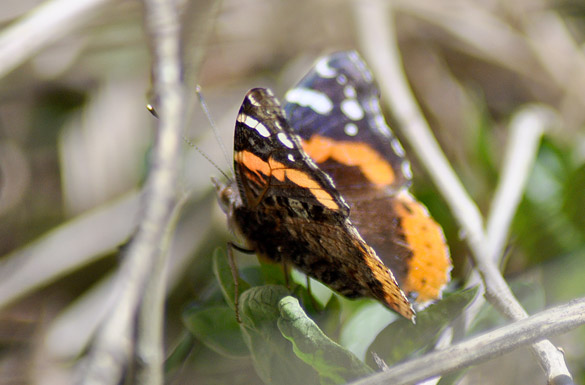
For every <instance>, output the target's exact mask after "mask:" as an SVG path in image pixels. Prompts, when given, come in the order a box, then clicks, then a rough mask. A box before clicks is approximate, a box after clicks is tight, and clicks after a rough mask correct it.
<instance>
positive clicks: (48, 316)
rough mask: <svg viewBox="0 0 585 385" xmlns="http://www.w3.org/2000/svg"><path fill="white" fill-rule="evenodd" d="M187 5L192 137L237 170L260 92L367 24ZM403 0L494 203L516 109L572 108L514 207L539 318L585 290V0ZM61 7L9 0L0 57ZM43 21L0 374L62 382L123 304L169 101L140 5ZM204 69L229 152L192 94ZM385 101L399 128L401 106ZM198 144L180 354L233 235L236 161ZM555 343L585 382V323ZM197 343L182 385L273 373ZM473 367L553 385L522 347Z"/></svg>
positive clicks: (5, 268) (22, 108) (5, 220)
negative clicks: (230, 204) (249, 100)
mask: <svg viewBox="0 0 585 385" xmlns="http://www.w3.org/2000/svg"><path fill="white" fill-rule="evenodd" d="M78 3H80V4H81V3H84V2H81V1H80V2H78ZM87 3H89V2H87ZM178 3H179V6H180V7H181V12H182V19H183V22H184V26H183V36H184V41H183V55H184V60H185V73H184V78H185V82H186V86H187V87H188V88H189V90H190V91H189V96H190V98H191V103H190V108H191V110H190V114H189V116H190V117H189V122H188V124H187V127H186V130H185V133H184V135H185V137H186V138H188V139H190V140H191V141H193V142H194V143H196V144H197V145H198V146H199V147H200V148H202V149H203V150H204V151H205V152H206V154H207V155H208V156H209V157H210V158H211V159H212V160H213V161H214V162H215V163H216V164H217V165H218V167H219V168H221V169H223V170H226V171H229V170H230V167H231V165H230V164H231V156H232V155H231V146H232V135H233V127H234V123H235V117H236V114H237V110H238V109H239V104H240V103H241V101H242V99H243V96H244V94H245V93H246V91H247V90H248V89H249V88H252V87H271V88H272V89H273V90H274V91H275V93H276V94H277V95H279V96H282V95H283V94H284V92H285V91H286V89H287V88H289V87H290V86H291V85H293V84H294V83H295V81H297V80H298V79H299V78H300V77H301V76H302V74H303V73H304V72H306V71H307V70H308V69H309V68H310V66H311V64H312V62H313V60H314V59H315V58H316V57H317V56H319V55H321V54H323V53H327V52H332V51H336V50H343V49H357V50H358V51H360V41H361V40H360V36H362V35H363V31H360V28H363V25H364V24H367V20H366V21H364V20H359V17H360V16H359V12H357V11H356V7H359V2H357V1H356V2H351V1H334V0H312V1H307V0H300V1H299V0H297V1H261V0H244V1H235V0H224V1H221V2H220V1H205V0H203V1H191V2H189V1H179V2H178ZM391 3H392V4H393V7H394V10H395V21H396V26H395V27H396V33H397V38H398V44H399V48H400V51H401V54H402V59H403V62H404V68H405V71H406V75H407V77H408V80H409V81H410V83H411V86H412V88H413V90H414V93H415V95H416V97H417V100H418V102H419V103H420V105H421V107H422V108H423V111H424V113H425V116H426V118H427V119H428V121H429V123H430V124H431V127H432V129H433V131H434V134H435V136H436V137H437V140H438V141H439V143H440V145H441V147H442V149H443V151H444V152H445V153H446V155H447V157H448V159H449V160H450V162H451V163H452V166H453V167H454V169H455V170H456V172H457V174H458V175H459V177H460V178H461V180H462V182H463V184H464V185H465V187H466V188H467V190H468V191H469V193H470V194H471V196H472V197H473V199H474V200H475V201H476V203H477V205H478V206H479V207H480V209H481V211H482V212H483V213H484V214H486V215H487V214H488V213H489V210H490V202H491V200H492V198H493V191H494V188H495V186H496V184H497V182H498V177H499V174H500V171H499V170H500V167H501V165H502V161H503V159H502V156H503V152H504V147H505V145H506V143H507V139H508V127H509V122H510V120H511V119H512V117H513V116H514V115H515V113H517V112H518V111H519V109H520V108H522V107H523V106H525V105H526V104H529V103H541V104H544V105H546V106H548V107H550V108H552V109H553V110H555V111H556V112H557V113H558V115H559V116H560V123H559V125H558V127H555V128H554V129H552V130H550V131H549V132H547V134H546V135H545V137H544V139H543V142H542V144H541V147H540V150H539V153H538V156H537V160H536V163H535V166H534V170H533V172H532V174H531V176H530V178H529V182H528V185H527V189H526V193H525V196H524V199H523V201H522V204H521V206H520V208H519V211H518V213H517V215H516V217H515V220H514V224H513V228H512V231H511V233H510V244H509V249H508V252H507V259H506V264H505V272H506V277H507V278H508V281H509V282H510V283H511V285H512V287H513V289H514V290H515V293H516V294H517V296H518V297H519V299H520V300H521V302H522V303H523V304H524V305H525V306H526V308H527V310H528V311H529V312H530V313H534V312H537V311H539V310H542V309H544V308H546V307H549V306H552V305H555V304H560V303H564V302H567V301H569V300H570V299H573V298H577V297H581V296H584V295H585V282H584V280H583V277H585V263H584V262H585V130H584V123H585V51H584V44H583V43H584V37H585V3H583V2H580V1H577V0H575V1H570V0H558V1H555V0H519V1H515V2H504V1H502V2H500V1H495V0H491V1H490V0H485V1H471V0H448V1H442V2H433V1H422V2H416V3H415V2H413V3H412V4H411V2H409V1H393V2H391ZM49 6H53V7H55V9H54V10H53V12H54V13H53V14H55V15H59V13H60V12H59V7H68V6H70V4H68V2H67V1H60V2H47V3H44V4H43V3H41V2H39V1H31V0H20V1H14V0H3V4H2V7H1V9H0V26H1V27H2V28H1V29H0V63H1V62H5V63H6V62H8V61H9V59H12V58H13V56H12V55H14V52H15V51H11V50H10V49H9V48H10V47H9V45H10V43H11V42H14V41H16V40H14V37H13V35H11V34H13V33H16V34H17V36H20V37H21V38H23V37H24V38H26V36H27V35H26V33H27V31H25V30H22V31H18V30H17V31H14V27H15V26H16V25H18V24H19V23H23V22H24V21H26V20H27V18H30V17H34V16H35V15H39V14H43V12H45V13H47V9H48V8H49ZM63 9H66V8H63ZM48 14H49V19H50V17H51V13H48ZM54 17H59V16H54ZM28 28H29V30H33V31H35V29H36V33H39V34H41V35H43V37H46V38H47V39H48V41H47V42H45V43H43V44H42V45H41V46H40V47H39V49H38V50H35V51H34V52H33V53H32V54H31V55H29V56H27V57H25V58H24V60H21V61H20V62H18V63H16V64H15V65H14V66H13V68H7V67H6V66H4V67H2V66H0V383H7V384H37V383H43V384H62V383H68V382H69V381H70V380H71V370H72V367H73V365H74V363H75V360H76V358H77V357H78V356H79V355H80V354H82V353H83V351H84V350H85V349H86V347H87V343H88V341H89V338H90V337H91V335H92V333H93V332H94V330H95V329H94V328H95V325H96V324H97V323H98V322H99V320H100V319H101V317H102V316H103V315H104V314H105V313H106V312H107V311H108V301H110V300H111V298H110V296H108V293H109V292H108V288H109V287H110V286H109V285H110V284H111V274H112V272H114V271H115V268H116V267H117V266H118V262H119V248H120V247H121V246H122V245H123V244H124V243H125V242H126V241H127V240H128V239H129V237H130V236H131V235H132V233H133V231H134V229H135V226H136V220H137V218H138V215H139V212H140V207H139V198H140V195H139V189H140V186H141V183H142V182H143V180H144V178H145V175H146V172H147V164H148V157H149V151H150V149H151V146H152V140H153V137H154V134H155V132H154V129H155V127H156V120H155V118H154V117H153V116H151V115H150V114H149V113H148V111H147V110H146V108H145V105H146V104H147V103H153V104H154V105H155V106H156V100H153V99H152V91H151V83H150V80H151V79H150V64H151V62H150V56H149V45H148V44H149V43H148V37H147V35H146V33H145V30H144V27H143V12H142V8H141V3H139V2H131V1H118V2H112V1H105V0H101V1H93V5H92V6H91V8H89V7H88V10H86V11H85V12H84V13H83V14H82V15H77V16H75V17H72V18H71V19H70V20H65V21H64V22H62V23H60V24H59V25H58V27H55V26H53V27H52V28H48V29H45V27H44V26H43V25H42V24H40V23H37V24H35V23H33V24H31V25H28ZM33 40H34V39H33ZM12 48H14V47H12ZM20 48H22V49H27V47H26V45H22V46H20ZM14 49H16V51H18V49H19V47H18V46H17V47H16V48H14ZM365 59H366V61H368V57H367V56H366V57H365ZM197 83H199V84H201V85H202V87H203V92H204V95H205V97H206V99H207V102H208V105H209V110H210V113H211V115H212V117H213V119H214V120H215V122H216V124H217V127H218V130H219V134H220V137H221V142H222V143H223V145H224V146H225V147H226V148H227V158H228V159H226V156H224V155H223V154H222V151H221V147H220V145H219V144H218V142H217V141H216V139H215V137H214V135H213V132H212V129H211V126H210V123H209V121H208V120H207V119H206V117H205V115H204V114H203V113H202V110H201V106H200V104H199V102H198V101H197V98H196V97H195V96H194V88H195V85H196V84H197ZM384 93H385V90H382V97H383V98H384ZM385 112H386V116H387V119H388V121H389V122H390V123H391V126H392V127H393V128H394V130H395V133H396V135H397V136H398V137H399V138H401V137H402V133H401V127H398V126H396V125H394V124H392V121H393V119H392V111H385ZM403 144H404V145H405V147H406V149H407V152H408V145H407V144H406V143H404V141H403ZM182 159H183V162H182V165H181V169H182V177H181V181H180V194H182V195H185V196H186V197H187V201H186V202H187V203H186V204H185V206H184V209H183V212H182V214H181V218H180V221H179V224H178V226H177V229H176V233H175V235H174V239H173V243H172V247H171V255H172V257H171V268H170V277H171V278H170V280H169V297H168V305H167V313H168V314H167V315H166V321H167V325H166V336H167V337H166V338H167V344H168V346H169V352H170V351H171V350H172V349H173V348H174V347H175V346H177V345H178V344H180V342H181V341H183V339H182V338H183V336H184V333H185V331H184V327H183V325H182V323H181V313H182V312H183V310H184V309H185V308H186V307H187V306H190V304H191V303H192V302H193V301H196V300H199V299H202V298H205V296H206V293H207V292H208V291H209V290H210V289H209V288H210V287H211V286H212V285H213V281H214V278H213V275H212V273H211V266H210V264H211V258H210V256H211V253H212V251H213V249H215V248H216V247H218V246H222V245H225V242H226V240H228V239H230V235H229V233H228V231H227V229H226V225H225V217H224V216H223V214H222V213H221V212H220V210H219V209H218V207H217V205H216V204H215V197H214V191H213V190H212V185H211V183H210V177H212V176H216V177H217V176H220V172H219V171H218V169H217V168H216V166H215V165H213V164H211V163H210V162H209V161H208V160H206V159H205V158H203V157H202V156H201V155H200V154H199V153H198V152H197V151H195V150H193V149H192V148H191V147H190V146H189V145H188V144H185V145H184V153H183V158H182ZM410 160H411V162H412V163H413V168H414V174H415V177H414V179H415V181H414V187H413V191H414V193H415V195H416V196H417V197H418V198H419V199H420V200H422V201H423V202H425V203H426V205H427V206H428V207H429V210H430V211H431V212H432V214H433V216H434V217H435V219H436V220H437V221H438V222H439V223H441V224H442V226H443V228H444V229H445V233H446V236H447V238H448V241H449V244H450V248H451V253H452V256H453V259H454V265H455V268H454V271H453V276H454V282H455V284H454V286H453V287H456V286H457V285H462V284H463V283H464V282H465V277H466V276H467V274H468V273H469V269H470V267H469V263H468V259H467V255H468V250H467V248H466V246H465V240H464V236H465V234H461V233H460V231H459V229H458V228H457V225H456V223H455V222H454V220H453V217H452V215H451V214H450V212H449V210H448V208H447V207H446V205H445V202H444V200H443V199H442V198H441V196H440V195H439V194H438V193H437V192H436V190H435V188H434V186H433V185H432V184H431V182H430V180H429V177H428V175H427V174H426V173H425V171H424V169H423V168H422V167H420V166H419V164H418V162H417V160H416V159H415V158H414V156H410ZM480 320H481V322H478V325H477V330H487V329H490V328H494V327H496V326H498V325H500V324H503V323H504V322H505V321H504V320H503V319H501V317H500V316H498V315H497V314H495V313H494V312H493V311H490V310H489V309H485V311H484V312H482V313H481V315H480ZM553 341H554V342H555V343H557V344H558V345H559V346H562V348H563V350H564V351H565V354H566V359H567V363H568V365H569V368H570V370H571V371H572V373H573V375H574V376H575V380H576V381H577V383H580V384H585V348H584V347H585V330H584V329H583V328H580V329H577V330H576V331H574V332H571V333H568V334H565V335H563V336H560V337H557V338H555V339H554V340H553ZM185 357H186V358H185V360H184V362H183V364H182V367H181V369H180V370H178V371H176V372H175V373H174V374H173V375H172V376H170V377H169V379H168V382H169V383H199V384H216V383H229V384H236V383H255V382H257V381H259V380H258V378H257V377H255V374H254V371H253V368H252V365H251V363H250V361H249V360H246V359H245V358H239V359H230V358H224V357H221V356H219V355H218V354H217V353H215V352H212V351H211V350H209V349H207V348H206V347H204V346H203V345H200V344H197V343H195V344H193V345H191V347H190V354H188V355H186V356H185ZM520 379H522V380H520ZM530 379H534V381H531V380H530ZM461 381H462V382H461V383H470V384H472V383H518V382H521V383H527V382H533V383H543V382H544V377H543V376H542V374H541V372H540V370H539V369H538V368H537V364H536V363H535V360H534V358H533V357H532V355H531V353H530V352H529V351H528V350H526V349H522V350H518V351H516V352H514V353H512V354H510V355H508V356H505V357H504V358H502V359H496V360H493V361H491V362H489V363H487V364H484V365H480V366H477V367H475V368H473V369H471V370H470V371H469V372H468V373H467V375H466V376H465V377H464V378H463V379H462V380H461Z"/></svg>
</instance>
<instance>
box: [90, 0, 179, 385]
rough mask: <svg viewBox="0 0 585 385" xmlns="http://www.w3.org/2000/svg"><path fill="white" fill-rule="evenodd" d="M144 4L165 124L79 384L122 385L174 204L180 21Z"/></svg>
mask: <svg viewBox="0 0 585 385" xmlns="http://www.w3.org/2000/svg"><path fill="white" fill-rule="evenodd" d="M144 4H145V11H146V25H147V28H148V30H149V31H150V32H151V37H152V42H153V45H152V47H153V57H154V64H153V74H154V85H155V92H156V95H157V97H158V100H159V113H160V116H161V119H160V120H159V127H158V130H157V133H158V136H157V138H156V143H155V148H154V152H153V158H152V163H151V169H150V173H149V175H148V179H147V182H146V186H145V194H144V196H143V198H144V201H143V203H144V214H143V218H142V221H141V223H140V226H139V228H138V232H137V233H136V236H135V237H134V239H133V241H132V242H131V243H130V245H129V248H128V252H127V254H126V255H125V259H124V262H123V265H122V266H121V269H120V270H119V274H118V279H117V290H116V293H119V297H118V301H117V303H116V304H115V306H114V307H113V308H112V312H111V314H110V316H109V317H108V318H107V319H106V320H105V321H104V324H103V325H102V327H101V329H100V330H99V332H98V334H97V336H96V340H95V343H94V345H93V347H92V349H91V351H90V355H89V358H88V363H87V367H86V368H85V369H84V371H83V373H82V376H83V377H82V378H81V379H80V380H81V383H83V384H88V385H89V384H108V385H112V384H117V383H119V381H120V379H121V376H122V371H123V369H124V367H125V365H126V364H127V363H128V358H129V357H131V352H132V340H133V336H134V335H135V333H134V327H135V326H134V320H135V318H136V314H137V311H138V308H139V305H140V303H141V301H142V300H143V296H142V293H143V291H144V289H145V288H146V284H147V281H148V279H149V278H150V277H151V275H152V271H153V268H154V267H155V261H156V260H157V259H158V257H159V253H160V252H161V245H162V240H163V237H164V234H165V231H166V229H167V228H168V225H169V221H170V218H171V212H172V210H173V208H174V206H175V202H176V196H175V195H176V186H177V180H178V163H179V154H180V151H179V150H180V147H179V144H180V138H181V130H182V128H183V123H184V122H183V119H184V111H185V106H184V98H183V88H182V84H181V72H182V71H181V65H180V44H179V17H178V14H177V10H176V8H175V3H174V2H172V1H165V0H145V2H144Z"/></svg>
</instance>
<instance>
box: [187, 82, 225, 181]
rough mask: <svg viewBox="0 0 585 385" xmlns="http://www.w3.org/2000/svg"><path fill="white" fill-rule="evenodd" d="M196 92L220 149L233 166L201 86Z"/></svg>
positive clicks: (196, 87)
mask: <svg viewBox="0 0 585 385" xmlns="http://www.w3.org/2000/svg"><path fill="white" fill-rule="evenodd" d="M195 92H196V93H197V97H198V98H199V103H200V104H201V109H202V110H203V112H204V113H205V116H207V120H209V124H211V129H212V130H213V134H214V135H215V140H216V141H217V143H219V147H220V148H221V152H223V156H224V158H225V160H226V162H227V164H229V165H231V163H230V158H229V156H228V154H227V151H226V149H225V146H224V145H223V142H222V140H221V138H220V137H219V130H218V129H217V126H216V125H215V122H214V120H213V118H212V117H211V113H210V112H209V108H208V107H207V102H206V101H205V97H204V96H203V92H202V91H201V86H200V85H199V84H197V86H195ZM230 168H231V170H232V173H233V171H234V170H233V166H230ZM224 175H225V174H224Z"/></svg>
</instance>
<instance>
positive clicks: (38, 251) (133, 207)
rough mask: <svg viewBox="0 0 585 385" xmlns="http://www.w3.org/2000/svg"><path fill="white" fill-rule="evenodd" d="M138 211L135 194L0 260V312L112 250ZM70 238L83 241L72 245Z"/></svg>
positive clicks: (128, 229)
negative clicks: (98, 230) (95, 235)
mask: <svg viewBox="0 0 585 385" xmlns="http://www.w3.org/2000/svg"><path fill="white" fill-rule="evenodd" d="M137 212H138V196H137V194H136V192H134V193H132V194H129V195H127V196H125V197H123V198H122V199H120V200H118V201H116V202H113V203H111V204H108V205H104V206H103V207H100V208H98V209H96V210H92V211H91V212H89V213H86V214H84V215H82V216H80V217H78V218H75V219H73V220H71V221H69V222H67V223H65V224H63V225H61V226H59V227H57V228H56V229H54V230H52V231H50V232H48V233H47V234H46V235H44V236H43V237H40V238H39V239H37V240H36V241H35V242H32V243H31V244H29V245H27V246H26V247H24V248H22V249H19V250H16V251H14V252H13V253H11V254H9V255H6V256H3V257H2V258H0V261H1V262H0V309H1V308H2V307H4V306H7V305H9V304H10V303H12V302H13V301H15V300H17V299H19V298H20V297H22V296H24V295H26V294H28V293H30V292H32V291H33V290H35V289H38V288H39V287H41V286H43V285H46V284H48V283H51V282H53V281H54V280H56V279H58V278H60V277H62V276H64V275H65V274H67V273H69V272H70V271H74V270H76V269H78V268H80V267H81V266H85V265H87V264H88V263H91V262H93V261H94V260H96V259H97V258H99V257H100V256H103V255H105V254H107V253H111V252H112V251H114V250H115V249H116V247H118V245H120V244H121V243H122V242H124V241H125V240H126V239H127V238H128V236H129V235H130V233H131V231H132V229H133V228H134V226H136V214H137ZM95 229H101V231H100V237H99V238H96V237H94V236H92V234H94V233H95ZM71 239H77V240H79V239H83V240H84V241H83V242H74V243H72V242H70V240H71ZM64 245H67V246H64Z"/></svg>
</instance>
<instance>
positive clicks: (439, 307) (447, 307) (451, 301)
mask: <svg viewBox="0 0 585 385" xmlns="http://www.w3.org/2000/svg"><path fill="white" fill-rule="evenodd" d="M476 294H477V287H475V288H471V289H467V290H463V291H460V292H457V293H453V294H447V295H445V297H444V298H443V299H442V300H440V301H439V302H436V303H435V304H433V305H430V306H429V307H428V308H426V309H425V310H423V311H420V312H418V313H417V314H416V324H413V323H412V322H410V321H409V320H407V319H405V318H399V319H398V320H397V321H396V322H393V323H392V324H391V325H389V326H388V327H387V328H386V329H384V330H383V331H382V333H380V335H379V336H378V338H377V339H376V341H375V342H374V343H373V344H372V345H371V346H370V350H371V351H374V352H376V353H377V354H378V356H380V357H381V358H382V359H384V360H385V361H386V363H387V364H388V365H389V366H391V365H393V364H395V363H397V362H399V361H401V360H403V359H404V358H406V357H407V356H410V355H412V354H413V353H414V352H418V351H421V350H422V349H424V348H426V347H428V346H430V345H431V344H432V343H433V342H434V341H435V339H436V337H437V336H438V334H439V333H440V332H441V331H442V330H443V328H445V327H446V326H447V325H448V324H449V323H451V322H452V321H453V320H454V319H455V318H457V317H458V316H459V315H460V314H461V312H462V311H463V309H464V308H465V307H466V306H467V305H469V304H470V303H471V302H472V301H473V299H474V298H475V296H476Z"/></svg>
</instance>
